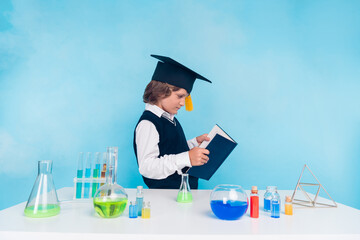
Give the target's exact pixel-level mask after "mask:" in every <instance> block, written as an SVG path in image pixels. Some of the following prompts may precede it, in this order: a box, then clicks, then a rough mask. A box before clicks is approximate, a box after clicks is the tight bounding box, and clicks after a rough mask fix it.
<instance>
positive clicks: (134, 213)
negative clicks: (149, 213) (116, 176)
mask: <svg viewBox="0 0 360 240" xmlns="http://www.w3.org/2000/svg"><path fill="white" fill-rule="evenodd" d="M137 217H138V207H137V205H136V203H134V204H133V203H132V202H130V206H129V218H137Z"/></svg>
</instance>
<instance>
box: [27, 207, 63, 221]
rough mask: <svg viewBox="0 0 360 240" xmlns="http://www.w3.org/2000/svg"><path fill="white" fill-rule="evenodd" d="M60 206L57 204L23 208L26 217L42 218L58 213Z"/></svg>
mask: <svg viewBox="0 0 360 240" xmlns="http://www.w3.org/2000/svg"><path fill="white" fill-rule="evenodd" d="M59 212H60V206H59V205H57V204H45V205H39V206H38V207H37V208H36V209H35V207H34V206H30V207H27V208H25V210H24V213H25V216H27V217H33V218H44V217H51V216H55V215H58V214H59Z"/></svg>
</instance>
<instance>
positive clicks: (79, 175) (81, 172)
mask: <svg viewBox="0 0 360 240" xmlns="http://www.w3.org/2000/svg"><path fill="white" fill-rule="evenodd" d="M83 175H84V153H83V152H80V153H79V159H78V168H77V173H76V177H77V179H76V198H81V197H82V196H81V193H82V178H83Z"/></svg>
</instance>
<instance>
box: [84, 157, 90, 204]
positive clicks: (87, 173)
mask: <svg viewBox="0 0 360 240" xmlns="http://www.w3.org/2000/svg"><path fill="white" fill-rule="evenodd" d="M90 177H91V152H88V153H87V154H86V166H85V178H86V180H87V181H86V182H85V184H84V198H89V193H90Z"/></svg>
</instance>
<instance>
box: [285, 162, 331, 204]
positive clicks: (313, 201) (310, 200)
mask: <svg viewBox="0 0 360 240" xmlns="http://www.w3.org/2000/svg"><path fill="white" fill-rule="evenodd" d="M305 167H306V168H307V169H308V170H309V171H310V173H311V175H312V176H313V177H314V178H315V180H316V182H317V183H303V182H300V181H301V177H302V175H303V173H304V170H305ZM303 186H318V189H317V192H316V195H315V197H314V199H311V197H310V196H309V194H308V193H307V192H306V191H305V190H304V188H303ZM298 188H300V189H301V191H302V192H303V194H304V195H305V197H306V198H307V199H308V201H305V200H300V199H294V197H295V193H296V191H297V190H298ZM321 188H322V189H323V190H324V191H325V192H326V194H327V195H328V196H329V198H330V199H331V200H332V202H333V204H334V205H331V204H325V203H319V202H316V200H317V198H318V195H319V192H320V189H321ZM291 200H292V202H293V204H297V205H301V206H304V207H318V206H317V205H321V206H323V207H337V204H336V202H335V201H334V200H333V199H332V198H331V197H330V195H329V193H328V192H327V191H326V190H325V188H324V187H323V186H322V185H321V183H320V182H319V180H317V178H316V177H315V175H314V174H313V173H312V172H311V170H310V168H309V167H308V166H307V165H306V164H305V165H304V168H303V170H302V171H301V174H300V178H299V180H298V182H297V184H296V188H295V190H294V193H293V195H292V197H291Z"/></svg>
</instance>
